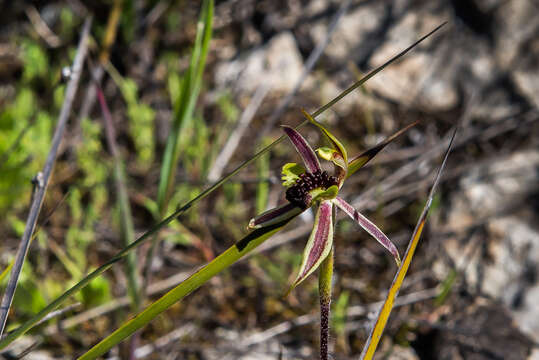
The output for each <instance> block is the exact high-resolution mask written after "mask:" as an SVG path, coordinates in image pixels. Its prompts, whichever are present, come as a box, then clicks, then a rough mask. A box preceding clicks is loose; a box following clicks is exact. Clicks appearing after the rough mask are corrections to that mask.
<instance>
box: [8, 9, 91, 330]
mask: <svg viewBox="0 0 539 360" xmlns="http://www.w3.org/2000/svg"><path fill="white" fill-rule="evenodd" d="M91 23H92V17H88V18H87V19H86V21H85V22H84V26H83V30H82V35H81V39H80V41H79V45H78V48H77V55H76V56H75V60H74V62H73V68H72V75H71V78H70V80H69V83H68V84H67V89H66V93H65V99H64V103H63V105H62V110H61V111H60V115H59V117H58V123H57V125H56V130H55V132H54V136H53V139H52V146H51V150H50V151H49V154H48V156H47V161H46V162H45V166H44V168H43V171H42V172H40V173H39V174H41V175H42V176H41V177H40V181H38V182H37V184H36V185H35V187H34V189H35V193H34V196H33V199H32V204H31V206H30V212H29V214H28V218H27V220H26V227H25V229H24V233H23V236H22V239H21V242H20V244H19V249H18V250H17V256H16V258H15V262H14V264H13V269H12V270H11V274H10V278H9V281H8V285H7V288H6V292H5V293H4V296H3V298H2V304H1V305H0V337H1V335H2V333H3V331H4V328H5V325H6V321H7V317H8V314H9V309H10V308H11V304H12V302H13V295H14V294H15V289H16V288H17V283H18V280H19V275H20V273H21V270H22V265H23V264H24V260H25V258H26V254H27V253H28V248H29V245H30V240H31V238H32V233H33V232H34V229H35V226H36V223H37V219H38V216H39V212H40V210H41V206H42V204H43V199H44V198H45V193H46V191H47V186H48V184H49V180H50V176H51V174H52V170H53V168H54V163H55V161H56V155H57V153H58V148H59V147H60V142H61V141H62V138H63V135H64V131H65V128H66V124H67V120H68V118H69V114H70V113H71V106H72V104H73V100H74V99H75V94H76V92H77V88H78V84H79V79H80V75H81V72H82V65H83V63H84V59H85V57H86V53H87V49H88V35H89V33H90V25H91ZM39 174H38V175H39Z"/></svg>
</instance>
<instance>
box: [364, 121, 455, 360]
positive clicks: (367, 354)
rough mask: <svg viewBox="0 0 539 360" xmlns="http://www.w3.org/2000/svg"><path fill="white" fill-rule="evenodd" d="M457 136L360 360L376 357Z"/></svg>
mask: <svg viewBox="0 0 539 360" xmlns="http://www.w3.org/2000/svg"><path fill="white" fill-rule="evenodd" d="M456 134H457V128H455V130H454V132H453V135H452V137H451V140H450V142H449V145H448V147H447V151H446V153H445V156H444V160H443V162H442V165H441V166H440V168H439V169H438V174H437V175H436V179H435V180H434V184H433V185H432V188H431V190H430V193H429V197H428V198H427V202H426V204H425V206H424V208H423V211H422V212H421V216H420V217H419V220H418V221H417V225H416V227H415V229H414V232H413V234H412V238H411V239H410V243H409V244H408V248H407V249H406V254H404V258H403V259H402V264H401V266H400V267H399V269H398V270H397V274H395V277H394V279H393V283H392V284H391V287H390V288H389V291H388V294H387V297H386V299H385V301H384V304H383V305H382V307H381V308H380V311H379V312H378V316H377V318H376V323H375V324H374V326H373V327H372V330H371V333H370V335H369V338H368V339H367V342H366V343H365V346H364V347H363V351H362V353H361V358H360V359H361V360H371V359H372V358H373V356H374V352H375V351H376V348H377V346H378V343H379V342H380V339H381V337H382V333H383V331H384V328H385V326H386V324H387V320H388V319H389V315H390V313H391V310H392V309H393V304H394V303H395V299H396V298H397V295H398V293H399V290H400V288H401V286H402V282H403V281H404V278H405V277H406V272H407V271H408V268H409V267H410V263H411V262H412V257H413V256H414V253H415V250H416V248H417V244H418V243H419V238H420V237H421V233H422V232H423V228H424V226H425V222H426V221H427V216H428V213H429V210H430V206H431V204H432V199H433V197H434V192H435V191H436V188H437V187H438V183H439V181H440V177H441V175H442V171H443V169H444V167H445V163H446V161H447V157H448V156H449V153H450V152H451V146H452V145H453V140H454V139H455V135H456Z"/></svg>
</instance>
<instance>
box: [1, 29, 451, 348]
mask: <svg viewBox="0 0 539 360" xmlns="http://www.w3.org/2000/svg"><path fill="white" fill-rule="evenodd" d="M445 24H446V23H445V22H444V23H442V24H441V25H439V26H438V27H436V28H435V29H434V30H432V31H431V32H429V33H428V34H427V35H425V36H423V37H422V38H420V39H419V40H418V41H416V42H415V43H414V44H412V45H411V46H409V47H408V48H406V49H404V50H403V51H401V52H400V53H398V54H397V55H395V56H394V57H392V58H391V59H389V60H388V61H387V62H386V63H384V64H383V65H381V66H379V67H378V68H376V69H374V70H372V71H371V72H369V73H368V74H367V75H365V76H364V77H363V78H361V79H360V80H358V81H357V82H355V83H354V84H353V85H352V86H350V87H349V88H348V89H346V90H345V91H344V92H342V93H341V94H340V95H338V96H337V97H336V98H335V99H333V100H331V101H330V102H329V103H327V104H326V105H324V106H322V107H321V108H320V109H318V110H316V111H315V112H314V113H313V114H311V116H312V117H313V118H316V117H317V116H318V115H320V114H322V113H323V112H324V111H326V110H327V109H328V108H330V107H331V106H333V105H334V104H335V103H337V102H338V101H339V100H341V99H342V98H343V97H344V96H346V95H347V94H349V93H350V92H351V91H353V90H355V89H357V88H358V87H360V86H361V85H363V84H364V83H365V82H366V81H367V80H369V79H370V78H372V77H373V76H374V75H376V74H377V73H379V72H380V71H381V70H382V69H383V68H385V67H387V66H388V65H390V64H391V63H393V62H395V61H396V60H398V59H400V58H401V57H403V56H404V55H405V54H406V53H407V52H409V51H410V50H411V49H412V48H414V47H415V46H417V45H418V44H419V43H420V42H421V41H423V40H425V39H426V38H428V37H429V36H430V35H432V34H433V33H434V32H436V31H438V30H439V29H440V28H441V27H442V26H444V25H445ZM307 123H308V121H307V120H305V121H304V122H303V123H301V124H300V125H298V126H297V127H296V129H297V128H299V127H301V126H303V125H305V124H307ZM284 138H285V135H282V136H281V137H279V138H278V139H277V140H275V141H274V142H272V143H271V144H269V145H268V146H266V147H264V148H263V149H262V150H260V151H259V152H258V153H256V154H255V155H253V157H251V158H250V159H248V160H245V161H244V162H243V163H241V164H240V165H239V166H238V167H236V168H235V169H234V170H232V171H231V172H230V173H228V174H227V175H226V176H224V177H222V178H221V179H220V180H219V181H217V182H216V183H215V184H213V185H212V186H210V187H209V188H207V189H206V190H204V191H203V192H202V193H200V194H199V195H197V196H195V197H194V198H193V199H191V200H190V201H188V202H187V203H185V204H184V205H182V206H179V207H178V208H177V209H176V211H174V212H173V213H172V214H171V215H169V216H168V217H166V218H165V219H163V220H161V221H160V222H159V223H157V224H155V225H154V226H153V227H152V228H151V229H150V230H148V231H147V232H146V233H144V234H143V235H141V236H140V237H139V238H138V239H137V240H136V241H134V242H133V243H131V244H130V245H129V246H127V247H125V248H123V249H122V250H121V251H120V252H118V253H117V254H116V255H115V256H114V257H113V258H112V259H110V260H109V261H107V262H106V263H105V264H103V265H101V266H100V267H98V268H97V269H95V270H94V271H93V272H91V273H90V274H88V275H87V276H86V277H85V278H83V279H81V280H80V281H79V282H78V283H77V284H75V285H73V286H72V287H71V288H69V289H68V290H66V291H65V292H64V293H63V294H62V295H60V296H59V297H58V298H56V299H55V300H53V301H52V302H51V303H50V304H49V305H47V306H46V307H45V308H43V310H41V311H40V312H38V313H37V314H36V315H34V316H33V317H31V318H30V319H28V320H27V321H26V322H25V323H24V324H23V325H21V326H20V327H19V328H17V329H16V330H14V331H13V332H11V333H10V334H8V335H7V336H6V337H5V338H3V339H2V340H0V350H1V349H3V348H5V347H6V346H8V345H9V344H10V343H11V342H13V341H14V340H15V339H17V338H18V337H19V336H21V335H23V334H25V333H26V332H27V331H28V330H30V329H31V328H32V327H33V326H34V325H35V324H36V323H37V322H38V321H39V320H41V319H42V318H43V317H45V316H46V315H47V314H48V313H49V312H51V311H53V310H55V309H56V308H58V307H59V306H60V305H61V304H62V303H63V302H64V301H65V300H67V299H68V298H69V297H70V296H71V295H73V294H75V293H77V292H78V291H79V290H80V289H82V288H83V287H85V286H86V285H88V283H89V282H90V281H92V280H93V279H94V278H96V277H97V276H99V275H101V274H102V273H104V272H105V271H107V270H108V269H109V268H110V267H111V266H112V265H113V264H115V263H117V262H118V261H120V260H121V259H123V257H124V256H126V255H127V254H128V253H129V252H130V251H132V250H133V249H135V248H136V247H138V246H140V245H142V244H143V243H145V242H147V241H148V240H150V239H151V237H152V236H153V235H154V234H156V233H157V232H158V231H159V230H161V228H163V227H165V226H166V225H168V224H169V223H170V222H171V221H172V220H174V219H175V218H176V217H178V216H180V215H182V214H183V213H185V212H186V211H187V210H189V209H190V208H191V207H192V206H193V205H195V204H196V203H197V202H199V201H200V200H202V199H204V198H206V197H207V196H208V195H210V194H211V193H212V192H214V191H215V190H217V189H218V188H220V187H221V186H222V185H223V184H224V183H225V182H227V181H228V180H229V179H230V178H231V177H233V176H234V175H236V174H237V173H238V172H239V171H240V170H241V169H243V168H244V167H246V166H247V165H249V164H251V163H252V162H253V161H255V160H256V159H257V158H259V157H260V156H262V155H263V154H265V153H267V152H268V151H269V150H270V149H271V148H272V147H274V146H275V145H277V144H278V143H280V142H281V141H283V140H284Z"/></svg>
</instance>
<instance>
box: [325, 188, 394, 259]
mask: <svg viewBox="0 0 539 360" xmlns="http://www.w3.org/2000/svg"><path fill="white" fill-rule="evenodd" d="M332 201H333V203H334V204H335V205H337V206H338V207H339V209H341V210H342V211H344V212H345V213H346V214H348V216H350V217H351V218H352V219H354V220H355V221H356V222H357V223H358V224H359V226H361V227H362V228H363V229H364V230H365V231H366V232H368V233H369V234H370V235H371V236H372V237H374V238H375V239H376V240H377V241H378V242H379V243H380V244H381V245H382V246H383V247H385V248H386V249H387V250H388V251H389V252H390V253H391V255H393V257H394V258H395V262H396V263H397V266H400V263H401V259H400V255H399V251H398V250H397V248H396V247H395V245H393V243H392V242H391V240H389V238H388V237H387V236H386V234H384V233H383V232H382V230H380V229H379V228H378V227H377V226H376V225H374V223H373V222H372V221H370V220H369V219H367V218H366V217H365V216H363V215H362V214H361V213H360V212H359V211H357V210H356V209H354V207H353V206H352V205H350V204H348V203H347V202H346V201H344V200H343V199H342V198H340V197H338V196H337V197H336V198H335V199H333V200H332Z"/></svg>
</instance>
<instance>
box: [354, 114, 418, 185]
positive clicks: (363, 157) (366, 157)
mask: <svg viewBox="0 0 539 360" xmlns="http://www.w3.org/2000/svg"><path fill="white" fill-rule="evenodd" d="M417 124H419V120H418V121H415V122H413V123H411V124H410V125H407V126H406V127H404V128H402V129H400V130H399V131H397V132H396V133H394V134H393V135H391V136H390V137H388V138H386V139H385V140H384V141H382V142H381V143H379V144H378V145H376V146H373V147H372V148H370V149H368V150H365V151H364V152H362V153H361V154H359V155H358V156H356V157H355V158H353V159H352V160H350V162H349V163H348V174H347V175H346V177H347V178H348V177H350V175H352V174H353V173H355V172H356V171H358V170H359V169H361V168H362V167H363V166H364V165H365V164H366V163H368V162H369V161H370V160H371V159H372V158H373V157H375V156H376V154H378V153H379V152H380V151H381V150H382V149H383V148H385V147H386V146H387V145H388V144H389V143H391V142H392V141H393V140H395V139H397V138H398V137H399V136H401V135H402V134H404V133H405V132H407V131H408V130H410V129H411V128H412V127H414V126H416V125H417Z"/></svg>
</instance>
